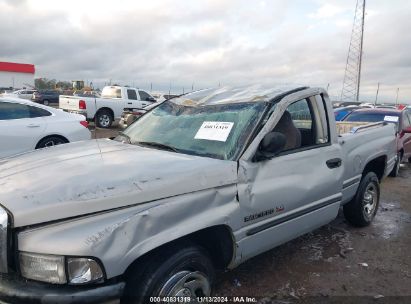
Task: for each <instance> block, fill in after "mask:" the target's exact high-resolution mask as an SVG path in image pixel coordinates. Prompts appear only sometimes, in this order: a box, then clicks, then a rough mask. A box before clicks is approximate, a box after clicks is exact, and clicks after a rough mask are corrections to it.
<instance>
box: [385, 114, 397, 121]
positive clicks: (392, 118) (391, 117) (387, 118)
mask: <svg viewBox="0 0 411 304" xmlns="http://www.w3.org/2000/svg"><path fill="white" fill-rule="evenodd" d="M398 119H399V117H398V116H387V115H386V116H385V117H384V121H389V122H398Z"/></svg>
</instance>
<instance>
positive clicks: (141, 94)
mask: <svg viewBox="0 0 411 304" xmlns="http://www.w3.org/2000/svg"><path fill="white" fill-rule="evenodd" d="M138 94H140V99H141V100H148V99H147V98H149V97H150V95H148V94H147V93H146V92H144V91H138Z"/></svg>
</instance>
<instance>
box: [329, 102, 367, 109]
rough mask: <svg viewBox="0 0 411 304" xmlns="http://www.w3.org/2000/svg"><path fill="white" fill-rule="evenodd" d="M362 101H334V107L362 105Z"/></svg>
mask: <svg viewBox="0 0 411 304" xmlns="http://www.w3.org/2000/svg"><path fill="white" fill-rule="evenodd" d="M360 104H361V102H360V101H333V103H332V105H333V108H343V107H348V106H358V107H359V106H360Z"/></svg>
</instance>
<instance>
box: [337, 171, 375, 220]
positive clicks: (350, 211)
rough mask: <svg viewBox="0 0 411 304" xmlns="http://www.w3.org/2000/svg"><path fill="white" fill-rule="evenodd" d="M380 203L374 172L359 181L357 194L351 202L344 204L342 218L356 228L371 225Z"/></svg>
mask: <svg viewBox="0 0 411 304" xmlns="http://www.w3.org/2000/svg"><path fill="white" fill-rule="evenodd" d="M379 203H380V183H379V180H378V177H377V175H376V174H375V173H374V172H368V173H367V174H366V175H364V176H363V177H362V179H361V182H360V185H359V186H358V190H357V193H356V194H355V196H354V198H353V199H352V201H350V202H349V203H347V204H345V205H344V207H343V209H344V216H345V218H346V219H347V221H348V222H350V223H351V224H352V225H353V226H356V227H365V226H368V225H369V224H371V222H372V220H373V219H374V217H375V215H376V214H377V210H378V206H379Z"/></svg>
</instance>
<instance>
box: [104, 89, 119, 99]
mask: <svg viewBox="0 0 411 304" xmlns="http://www.w3.org/2000/svg"><path fill="white" fill-rule="evenodd" d="M101 97H102V98H121V89H120V88H116V87H104V88H103V91H101Z"/></svg>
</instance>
